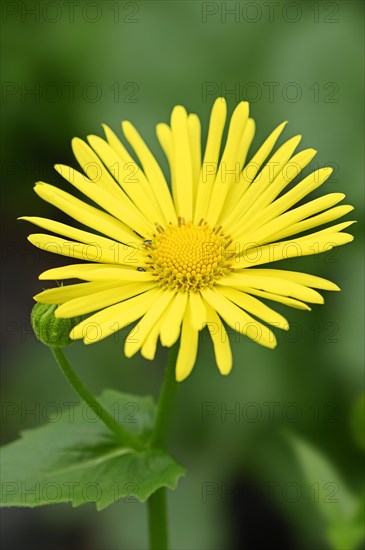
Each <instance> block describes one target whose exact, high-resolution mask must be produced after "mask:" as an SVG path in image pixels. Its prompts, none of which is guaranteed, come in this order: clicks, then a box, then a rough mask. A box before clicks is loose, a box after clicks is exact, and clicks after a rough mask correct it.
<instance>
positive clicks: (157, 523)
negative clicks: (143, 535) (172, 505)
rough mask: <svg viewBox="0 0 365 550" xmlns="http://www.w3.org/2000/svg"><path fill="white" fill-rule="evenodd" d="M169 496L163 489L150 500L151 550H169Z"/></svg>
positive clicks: (149, 530) (153, 494)
mask: <svg viewBox="0 0 365 550" xmlns="http://www.w3.org/2000/svg"><path fill="white" fill-rule="evenodd" d="M166 501H167V495H166V489H165V488H162V489H159V490H158V491H156V492H155V493H152V495H151V496H150V498H149V499H148V501H147V502H148V527H149V529H148V532H149V537H150V550H168V529H167V502H166Z"/></svg>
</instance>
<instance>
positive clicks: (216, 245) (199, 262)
mask: <svg viewBox="0 0 365 550" xmlns="http://www.w3.org/2000/svg"><path fill="white" fill-rule="evenodd" d="M230 244H231V240H230V239H229V238H228V237H225V236H224V234H223V233H222V229H221V227H215V228H213V229H211V228H210V227H209V225H208V224H206V223H203V222H200V224H199V225H194V224H193V223H191V222H187V223H185V221H184V219H183V218H179V225H169V226H167V227H166V228H162V227H157V232H156V235H155V236H154V239H153V240H152V241H147V245H146V246H147V249H148V257H149V261H148V262H147V266H146V269H147V270H148V271H151V272H152V273H153V275H155V276H156V278H157V279H158V281H159V282H160V284H161V286H162V287H163V288H169V289H171V290H173V289H174V290H180V291H183V292H186V291H190V290H192V291H198V290H199V289H201V288H204V287H210V286H213V285H214V284H215V283H216V281H217V280H218V279H219V278H220V277H224V276H225V275H227V274H228V272H229V271H230V268H231V264H230V262H229V259H230V258H231V257H232V254H229V253H228V251H227V247H228V246H229V245H230Z"/></svg>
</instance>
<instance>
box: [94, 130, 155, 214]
mask: <svg viewBox="0 0 365 550" xmlns="http://www.w3.org/2000/svg"><path fill="white" fill-rule="evenodd" d="M88 140H89V143H90V145H91V146H92V147H93V149H94V151H96V153H97V154H98V155H99V157H100V158H101V159H102V161H103V162H104V163H105V166H106V167H107V168H108V170H109V171H110V172H111V173H112V174H113V176H114V178H115V179H116V181H117V182H118V184H119V185H120V187H121V188H122V189H123V191H125V193H127V195H128V196H129V197H130V199H131V200H132V201H133V203H134V204H135V206H137V208H138V210H139V211H140V212H141V213H142V214H143V215H144V217H145V218H146V219H148V220H150V221H152V222H153V223H162V222H163V220H164V217H163V215H162V212H161V209H160V207H159V205H158V203H157V201H156V199H155V197H154V195H153V193H152V190H151V186H150V184H149V182H148V181H147V180H146V178H145V176H144V174H143V172H142V171H141V169H140V168H139V167H138V166H137V164H136V163H135V162H134V161H133V162H125V161H124V160H123V158H121V157H120V156H119V155H118V153H117V151H115V150H114V149H113V148H112V146H111V145H109V143H107V142H106V141H104V140H103V139H101V138H100V137H98V136H93V135H91V136H88Z"/></svg>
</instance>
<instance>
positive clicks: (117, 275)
mask: <svg viewBox="0 0 365 550" xmlns="http://www.w3.org/2000/svg"><path fill="white" fill-rule="evenodd" d="M39 279H40V280H63V279H84V280H85V281H105V282H108V281H109V282H112V281H114V282H116V284H118V282H119V283H120V282H131V283H137V282H146V281H152V280H154V278H153V277H152V275H151V274H150V273H148V272H147V271H137V270H135V269H127V268H124V267H122V266H115V265H110V264H91V263H90V264H73V265H66V266H63V267H55V268H53V269H47V271H44V272H43V273H41V274H40V275H39Z"/></svg>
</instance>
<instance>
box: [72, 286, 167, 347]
mask: <svg viewBox="0 0 365 550" xmlns="http://www.w3.org/2000/svg"><path fill="white" fill-rule="evenodd" d="M161 294H162V292H161V290H159V289H156V288H153V289H152V290H148V291H147V292H144V293H143V294H139V295H138V296H134V297H133V298H130V299H129V300H125V301H124V302H121V303H120V304H115V305H113V306H110V307H108V308H106V309H103V310H102V311H99V312H98V313H95V314H94V315H91V317H88V318H87V319H85V320H84V321H82V322H81V323H79V324H78V325H77V326H76V327H74V328H73V329H72V331H71V333H70V338H72V339H73V340H78V339H80V338H83V339H84V343H85V344H92V343H94V342H98V341H99V340H102V339H103V338H106V337H107V336H110V334H114V333H115V332H117V331H118V330H121V329H122V328H124V327H125V326H127V325H129V324H130V323H133V322H134V321H136V320H137V319H139V318H140V317H142V316H143V315H144V314H145V313H146V311H148V309H149V308H150V307H151V305H152V304H153V303H154V302H155V301H156V300H158V299H159V297H160V296H161Z"/></svg>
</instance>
